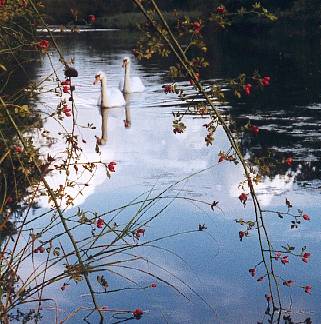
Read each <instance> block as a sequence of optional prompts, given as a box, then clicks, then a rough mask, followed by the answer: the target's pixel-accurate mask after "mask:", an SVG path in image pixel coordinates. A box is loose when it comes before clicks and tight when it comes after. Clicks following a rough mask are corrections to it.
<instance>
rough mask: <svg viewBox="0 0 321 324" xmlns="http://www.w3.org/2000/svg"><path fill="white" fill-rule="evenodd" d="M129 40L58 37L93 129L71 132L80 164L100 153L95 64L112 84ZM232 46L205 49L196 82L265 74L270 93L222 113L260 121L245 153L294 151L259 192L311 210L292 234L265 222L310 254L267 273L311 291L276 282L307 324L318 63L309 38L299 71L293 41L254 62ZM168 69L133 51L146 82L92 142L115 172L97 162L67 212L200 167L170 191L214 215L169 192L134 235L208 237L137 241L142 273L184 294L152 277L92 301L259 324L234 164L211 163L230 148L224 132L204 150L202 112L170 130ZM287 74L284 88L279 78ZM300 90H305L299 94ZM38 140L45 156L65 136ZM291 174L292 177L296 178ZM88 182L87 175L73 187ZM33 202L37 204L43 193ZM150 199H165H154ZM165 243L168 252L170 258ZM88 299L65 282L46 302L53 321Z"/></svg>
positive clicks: (149, 316)
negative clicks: (207, 57) (208, 61)
mask: <svg viewBox="0 0 321 324" xmlns="http://www.w3.org/2000/svg"><path fill="white" fill-rule="evenodd" d="M134 39H135V37H134V35H133V36H131V35H127V34H126V33H121V32H118V31H116V32H115V31H114V32H105V33H95V34H80V35H75V36H73V35H68V36H61V37H59V38H58V42H59V44H60V45H61V47H62V50H63V53H64V55H65V56H66V57H67V58H70V57H74V58H75V60H76V64H75V66H76V68H77V69H78V72H79V77H78V78H77V79H75V85H76V91H75V100H76V107H77V121H78V124H79V125H83V126H86V125H88V124H92V125H94V126H96V127H97V128H96V129H94V130H89V129H86V128H83V127H78V128H77V133H78V134H79V136H80V137H82V138H83V139H85V140H86V144H85V145H84V150H83V156H82V159H83V160H94V161H96V160H97V154H96V153H95V141H96V138H95V136H100V125H101V115H100V112H99V109H98V107H97V100H98V97H99V92H100V90H99V87H95V86H93V85H92V82H93V80H94V76H95V74H96V72H97V71H103V72H105V73H106V74H107V78H108V86H111V87H117V86H118V82H119V79H120V78H121V77H122V74H123V70H122V68H121V63H122V58H123V57H124V56H131V57H132V54H131V48H132V47H133V45H134ZM291 44H292V43H291ZM301 45H302V44H301ZM230 46H232V43H228V45H224V46H221V45H220V46H219V47H215V46H214V45H213V48H212V49H211V51H210V53H211V54H212V55H213V59H212V61H213V62H212V65H211V68H210V69H209V71H208V72H206V74H205V77H206V78H208V79H215V78H222V77H234V76H237V75H238V73H240V72H243V71H245V72H251V71H253V70H254V69H256V68H260V70H261V71H262V73H264V74H265V75H266V74H269V75H271V77H272V86H271V88H269V89H267V90H266V92H265V93H263V94H260V95H259V96H260V98H258V97H256V96H255V95H254V96H253V98H246V99H245V100H243V101H242V102H241V103H236V102H234V101H233V99H231V103H230V104H229V105H227V106H226V107H223V108H222V110H223V111H225V112H227V113H228V114H230V115H231V116H232V117H233V118H234V119H235V121H236V125H238V124H241V123H244V121H245V122H246V121H248V120H251V121H252V123H254V124H257V125H259V126H260V128H261V132H260V134H259V136H258V137H257V138H256V139H255V140H253V139H247V138H246V137H242V146H243V149H244V150H245V152H247V154H248V155H251V154H254V153H256V152H262V151H264V150H268V149H273V150H274V152H277V153H275V154H280V156H281V155H282V154H283V153H284V154H291V155H293V156H294V160H295V165H294V167H293V168H292V172H290V170H287V169H286V168H283V169H277V170H276V171H275V172H274V173H273V174H272V175H271V177H269V178H266V179H264V181H263V182H262V183H260V184H259V185H258V186H257V190H258V192H259V193H260V199H261V202H262V205H263V206H264V208H268V209H279V210H283V211H285V210H286V208H285V204H284V201H285V198H286V197H287V198H288V199H289V200H290V201H291V202H293V204H294V205H295V208H301V209H303V210H304V211H305V212H307V213H308V214H309V215H310V216H311V219H312V220H311V222H306V223H304V226H302V227H301V228H300V229H299V230H290V224H289V221H288V220H282V219H279V218H277V217H274V216H270V218H268V219H267V220H266V221H267V223H268V230H269V233H270V235H271V237H272V240H273V244H275V246H280V245H284V244H287V243H289V244H292V245H295V246H298V247H301V246H304V245H307V246H308V247H309V248H308V249H309V251H310V252H311V253H312V257H311V262H310V263H308V264H304V263H303V262H301V261H298V260H295V259H293V260H292V259H290V263H291V266H286V267H285V266H281V264H277V265H276V272H277V273H278V274H279V275H280V276H281V277H282V278H285V279H293V280H295V281H296V282H297V284H298V285H299V286H300V285H301V286H304V285H306V284H311V285H312V286H313V293H312V295H311V296H310V295H307V294H304V292H303V290H302V289H301V288H299V287H295V288H292V289H289V288H287V287H284V286H281V287H280V289H281V294H282V298H284V301H285V304H286V305H284V306H286V307H290V304H292V311H293V314H292V318H293V320H295V321H296V322H299V321H304V320H305V319H306V318H307V317H311V319H312V321H313V323H320V322H321V312H320V302H321V298H320V296H321V294H320V293H321V283H320V278H321V277H320V269H321V259H320V241H321V221H320V205H321V201H320V189H317V188H318V175H319V172H320V170H319V164H318V160H319V158H320V149H321V146H320V143H319V137H320V123H321V118H320V117H321V116H320V112H321V104H320V97H319V95H320V87H318V86H316V85H314V88H310V83H313V84H314V82H316V81H320V78H319V76H320V70H318V68H317V67H316V65H313V58H315V56H314V55H317V52H316V51H317V50H318V48H316V49H314V48H313V46H312V45H311V48H310V51H309V50H308V49H307V48H306V47H307V46H308V43H307V42H305V43H304V44H303V45H302V46H303V48H304V49H305V51H306V56H309V55H311V57H310V60H309V62H306V64H307V65H306V66H301V63H302V60H300V57H299V58H298V57H297V56H296V54H297V53H299V52H300V49H301V47H299V48H298V49H296V48H294V49H292V51H291V49H288V52H279V53H276V52H275V51H273V50H272V49H269V50H270V51H271V52H270V53H269V57H268V58H267V56H268V55H266V56H263V57H262V56H261V57H260V55H261V54H259V53H257V52H256V51H254V50H253V52H251V50H250V49H249V47H246V46H245V45H244V49H243V48H242V47H241V48H240V49H239V51H240V52H239V53H236V52H235V51H231V48H230ZM253 46H254V45H253ZM293 46H294V45H293ZM298 46H299V45H298ZM294 47H295V46H294ZM238 48H239V47H238ZM253 48H254V47H253ZM269 50H267V51H269ZM227 53H230V54H229V55H227ZM302 56H303V57H304V58H305V56H304V55H302ZM246 58H247V59H246ZM52 59H53V63H54V65H55V66H57V67H59V69H60V70H58V73H59V74H60V75H61V76H62V75H63V71H62V69H61V67H60V65H59V63H58V62H57V61H58V59H57V57H55V55H54V54H53V57H52ZM301 59H302V58H301ZM296 60H298V62H296ZM306 60H307V59H306ZM310 62H312V63H311V64H312V66H310ZM166 68H167V66H165V65H164V66H162V65H160V64H159V63H152V62H147V63H143V64H142V63H139V62H137V61H135V59H134V58H133V64H132V69H133V75H138V76H140V77H141V78H142V79H143V80H144V83H145V85H146V91H145V92H144V93H141V94H132V95H130V96H129V98H127V99H128V100H127V105H126V107H122V108H115V109H111V111H110V112H109V115H108V122H107V130H108V142H107V144H106V145H105V146H102V147H101V159H102V160H103V161H106V162H107V161H111V160H115V161H117V172H116V173H115V174H113V175H112V178H111V179H110V180H109V179H106V176H105V171H104V169H103V168H101V169H98V171H97V172H96V174H95V175H94V176H93V178H92V179H91V181H90V186H89V187H87V188H85V190H84V191H83V194H82V195H81V196H79V197H78V198H77V199H76V201H75V204H76V206H75V208H74V209H72V210H68V211H67V213H70V214H72V213H73V212H75V210H76V207H80V208H82V209H84V210H97V211H99V212H103V211H106V210H110V209H112V208H115V207H117V206H120V205H123V204H125V203H126V202H129V201H130V200H131V199H133V198H135V197H137V196H139V195H140V194H141V193H142V192H146V191H147V190H152V189H153V190H155V191H157V190H160V189H162V188H165V187H166V186H169V185H171V184H173V183H175V182H176V181H179V180H182V179H184V178H185V177H188V176H190V175H191V174H193V173H198V172H200V171H202V170H204V171H202V172H200V173H198V174H195V175H194V176H192V177H190V178H188V179H186V180H184V181H181V182H180V183H178V184H177V185H176V186H175V187H174V188H173V190H171V191H170V193H169V195H171V196H174V195H178V196H180V197H188V198H193V199H198V200H202V201H207V202H212V201H213V200H217V201H219V205H220V207H221V208H222V210H223V212H221V211H220V210H215V211H214V212H213V211H211V209H210V208H208V206H207V205H204V204H197V203H194V202H193V201H189V200H187V199H176V200H175V201H174V202H173V203H172V204H171V205H170V206H169V207H168V208H167V209H166V210H165V211H164V212H163V213H162V214H161V216H159V217H158V218H157V219H155V221H154V222H153V223H152V225H151V226H150V227H148V228H147V229H146V233H145V238H143V240H144V239H147V238H148V239H150V238H155V237H159V236H163V235H168V234H172V233H176V232H184V231H187V230H191V229H196V228H197V227H198V224H204V223H205V224H206V225H207V227H208V230H207V231H206V232H196V233H193V234H188V235H182V236H177V237H174V238H170V239H166V240H164V241H161V242H159V244H158V246H159V247H162V248H164V249H162V250H161V249H155V248H147V247H146V248H144V249H142V250H140V251H139V254H140V255H145V256H148V258H149V259H150V260H152V261H153V262H155V263H157V264H158V265H160V266H161V267H162V268H163V270H161V269H160V268H156V267H155V266H153V264H151V263H148V262H146V263H145V264H144V265H143V268H144V269H145V270H146V271H151V272H154V273H156V274H157V275H159V276H160V277H162V278H164V279H166V280H168V281H169V282H170V283H171V284H173V285H175V286H176V287H177V288H178V289H179V290H180V291H181V292H182V293H183V294H184V295H185V296H186V297H183V296H182V295H180V294H179V293H177V292H176V291H175V290H174V289H172V288H169V287H168V286H166V285H165V284H163V283H161V282H158V286H157V288H156V289H147V290H133V291H124V292H119V293H115V294H107V295H99V296H98V300H99V303H100V304H101V305H106V306H109V307H110V308H120V309H135V308H137V307H140V308H142V309H144V310H147V312H146V314H145V315H144V316H143V317H142V319H141V320H140V321H141V322H142V323H155V324H156V323H257V322H258V321H264V322H267V317H266V316H265V315H264V312H265V310H266V306H267V305H266V302H265V299H264V294H265V293H267V284H266V282H263V283H257V282H256V280H255V279H253V278H252V277H251V276H250V275H249V273H248V269H249V268H251V267H253V266H254V265H255V264H256V263H257V262H258V261H259V260H260V251H259V246H258V241H257V238H256V237H255V236H254V235H253V236H251V237H249V238H248V239H246V240H244V241H243V242H242V243H241V242H240V241H239V238H238V232H239V230H240V226H239V225H238V224H236V223H235V221H234V219H236V218H241V217H244V218H249V217H251V216H252V211H251V207H250V204H248V206H247V207H246V208H243V207H242V206H241V204H240V202H239V200H238V196H239V194H240V193H241V190H240V189H239V188H238V185H239V183H240V182H241V181H242V170H241V169H240V167H239V166H235V165H232V164H229V163H225V164H224V163H223V164H218V163H217V160H218V157H217V154H218V152H219V151H220V150H227V149H228V148H229V146H228V142H227V140H226V138H225V136H224V133H223V132H222V130H220V129H219V130H218V131H217V133H216V135H215V142H214V144H213V146H211V147H206V145H205V143H204V136H205V135H206V134H205V130H204V127H202V125H203V124H204V123H205V122H206V119H202V118H197V119H195V118H192V117H187V118H186V119H185V122H186V124H187V130H186V132H185V133H184V134H178V135H175V134H173V132H172V118H173V117H172V111H177V110H180V109H181V108H182V106H183V104H182V103H181V102H179V101H178V100H177V98H176V97H175V96H174V95H165V94H164V93H163V91H162V88H161V86H162V84H164V83H165V82H169V79H168V77H167V75H166ZM296 69H301V70H302V71H296ZM50 71H51V68H50V65H49V62H48V61H47V60H45V61H44V62H42V63H41V64H40V65H39V66H38V67H37V68H36V72H35V78H36V79H37V78H38V79H41V78H42V77H43V76H44V75H46V74H47V73H48V72H50ZM299 72H300V73H299ZM309 73H310V74H309ZM302 76H304V77H305V79H306V80H303V79H302V80H300V82H301V83H302V87H301V88H300V87H299V86H298V83H300V82H297V81H298V80H297V78H302ZM291 79H292V83H293V87H292V84H289V83H288V82H291ZM293 80H294V81H293ZM47 86H48V87H50V86H51V85H50V83H48V84H47V85H45V87H47ZM280 87H282V91H281V90H280ZM293 89H295V92H294V93H292V92H293V91H294V90H293ZM300 91H301V93H300ZM309 91H311V92H312V93H308V94H307V92H309ZM58 102H59V98H58V97H55V96H54V94H52V93H47V94H41V95H40V97H39V101H37V103H36V104H37V106H38V107H39V109H41V111H42V112H43V115H44V117H45V116H46V114H47V113H48V112H51V111H54V110H55V109H56V106H57V104H58ZM124 120H127V122H128V121H129V123H130V124H131V127H129V128H126V127H124V125H125V123H124ZM64 123H66V124H65V126H70V124H68V123H69V121H64ZM44 127H45V128H46V129H49V130H50V132H51V134H52V135H55V133H58V132H59V129H58V128H57V124H56V123H53V122H52V121H50V119H48V120H47V121H46V122H45V125H44ZM39 144H41V145H42V148H41V151H42V153H44V154H46V153H48V152H50V154H52V155H57V156H59V154H60V151H61V150H62V148H63V144H64V143H60V142H56V143H54V144H53V145H51V146H50V148H48V146H46V143H45V142H44V141H43V140H41V141H40V143H39ZM276 156H278V155H276ZM293 174H296V178H295V177H294V176H293ZM300 177H301V178H300ZM48 180H49V181H50V183H51V184H52V186H54V187H55V186H58V185H59V184H60V183H61V181H62V177H61V175H59V174H56V175H55V176H54V177H51V178H50V179H48ZM297 180H300V181H299V182H297ZM85 181H86V179H85V178H84V179H79V181H78V182H83V183H84V182H85ZM304 184H305V185H304ZM70 193H71V194H72V193H73V192H70ZM42 205H43V207H44V208H46V206H47V203H46V201H45V200H43V201H42ZM159 206H162V202H160V205H159ZM157 208H160V207H157V206H156V207H155V208H154V209H152V210H150V211H149V213H150V214H149V215H147V216H152V214H153V213H155V212H156V210H157ZM134 210H135V209H133V210H131V211H130V210H129V211H127V212H126V213H124V215H123V216H121V217H123V218H122V220H124V219H126V218H128V217H130V216H131V212H134ZM40 225H41V224H39V226H40ZM78 234H79V237H81V236H82V234H81V233H78ZM146 236H147V238H146ZM165 249H169V250H171V251H173V252H175V254H176V255H177V256H175V255H174V254H171V253H169V252H166V250H165ZM178 256H179V257H178ZM40 258H41V256H40ZM122 273H124V274H126V275H128V276H130V277H131V278H132V279H134V280H135V281H136V282H137V283H138V285H139V286H147V285H149V284H150V283H151V282H154V281H155V279H153V278H148V277H147V276H146V275H142V274H141V273H139V272H135V271H132V272H129V271H124V270H122ZM105 276H106V278H107V280H108V282H109V285H110V287H111V288H113V289H115V288H118V287H125V286H128V283H126V282H124V280H121V279H119V278H117V277H114V276H110V275H109V274H105ZM93 279H94V277H93ZM94 280H95V279H94ZM156 281H157V280H156ZM189 287H191V289H190V288H189ZM85 294H86V289H85V287H84V286H83V285H82V284H78V285H76V284H74V283H71V288H69V289H68V290H66V291H64V292H62V291H61V290H60V288H59V286H55V287H52V288H51V289H50V291H49V292H48V296H47V297H53V298H54V299H55V300H56V302H57V304H58V308H59V316H60V318H64V317H65V316H66V315H67V314H68V313H70V312H71V311H72V310H74V309H75V308H76V307H77V306H78V305H80V304H82V305H87V304H88V305H90V298H89V297H88V296H86V295H85ZM204 301H206V303H207V304H206V303H205V302H204ZM209 305H210V306H211V307H209ZM83 317H84V313H79V314H77V315H76V316H75V317H74V318H73V319H71V320H70V322H71V323H79V322H81V321H82V318H83ZM53 319H54V315H53V312H51V311H48V312H45V314H44V321H45V320H48V321H49V322H50V321H51V322H52V321H53ZM91 322H93V323H95V322H97V318H94V317H92V318H91ZM108 322H111V323H114V322H117V320H115V319H110V320H108Z"/></svg>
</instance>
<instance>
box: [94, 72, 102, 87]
mask: <svg viewBox="0 0 321 324" xmlns="http://www.w3.org/2000/svg"><path fill="white" fill-rule="evenodd" d="M99 81H101V75H100V74H96V75H95V81H94V83H93V84H94V85H95V84H97V83H98V82H99Z"/></svg>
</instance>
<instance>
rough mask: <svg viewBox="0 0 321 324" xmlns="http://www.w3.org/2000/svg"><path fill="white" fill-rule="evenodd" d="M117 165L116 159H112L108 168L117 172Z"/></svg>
mask: <svg viewBox="0 0 321 324" xmlns="http://www.w3.org/2000/svg"><path fill="white" fill-rule="evenodd" d="M116 165H117V163H116V162H115V161H112V162H109V163H108V164H107V169H108V170H109V171H110V172H115V171H116V170H115V166H116Z"/></svg>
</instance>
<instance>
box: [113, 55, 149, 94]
mask: <svg viewBox="0 0 321 324" xmlns="http://www.w3.org/2000/svg"><path fill="white" fill-rule="evenodd" d="M122 67H123V68H124V69H125V77H124V78H123V79H122V80H121V81H120V82H119V89H120V90H121V91H122V92H124V93H133V92H143V91H144V90H145V86H144V84H143V82H142V80H141V79H140V78H139V77H131V76H130V58H129V57H124V59H123V65H122Z"/></svg>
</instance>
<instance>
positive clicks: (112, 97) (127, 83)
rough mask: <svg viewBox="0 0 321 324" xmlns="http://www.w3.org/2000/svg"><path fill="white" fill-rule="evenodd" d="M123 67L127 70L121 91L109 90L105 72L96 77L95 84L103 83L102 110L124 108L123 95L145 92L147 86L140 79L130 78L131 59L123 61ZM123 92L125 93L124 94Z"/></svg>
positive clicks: (120, 86)
mask: <svg viewBox="0 0 321 324" xmlns="http://www.w3.org/2000/svg"><path fill="white" fill-rule="evenodd" d="M122 67H123V68H124V69H125V76H124V78H123V79H122V80H121V81H120V82H119V89H117V88H107V79H106V75H105V73H103V72H98V73H97V74H96V76H95V81H94V84H97V83H98V82H101V99H100V106H101V107H102V108H110V107H119V106H124V105H125V104H126V101H125V99H124V95H123V93H125V94H127V93H134V92H143V91H144V90H145V86H144V85H143V82H142V81H141V79H140V78H139V77H130V59H129V57H125V58H124V59H123V65H122ZM122 92H123V93H122Z"/></svg>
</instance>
